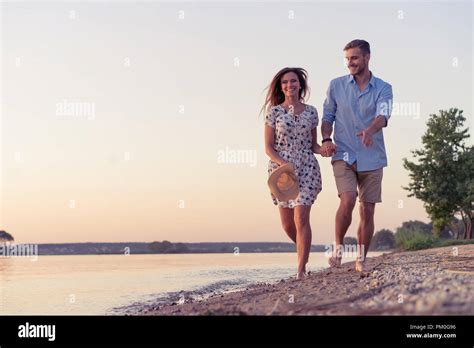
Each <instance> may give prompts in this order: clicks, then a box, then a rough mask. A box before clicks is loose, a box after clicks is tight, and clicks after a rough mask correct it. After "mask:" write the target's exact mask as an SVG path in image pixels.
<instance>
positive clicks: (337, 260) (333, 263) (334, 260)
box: [329, 256, 342, 268]
mask: <svg viewBox="0 0 474 348" xmlns="http://www.w3.org/2000/svg"><path fill="white" fill-rule="evenodd" d="M341 261H342V258H341V257H337V256H331V257H330V258H329V266H330V267H332V268H333V267H339V266H340V265H341Z"/></svg>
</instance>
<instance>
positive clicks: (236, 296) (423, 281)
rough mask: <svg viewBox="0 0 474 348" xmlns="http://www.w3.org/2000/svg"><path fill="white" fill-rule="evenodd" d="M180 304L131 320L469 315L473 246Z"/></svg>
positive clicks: (400, 256) (395, 257) (151, 308)
mask: <svg viewBox="0 0 474 348" xmlns="http://www.w3.org/2000/svg"><path fill="white" fill-rule="evenodd" d="M367 266H368V267H367V270H368V272H367V273H364V274H360V273H357V272H355V270H354V263H353V262H348V263H343V264H342V265H341V267H339V268H336V269H324V270H322V271H319V272H315V273H312V274H310V275H309V276H308V277H307V278H305V279H303V280H300V281H298V280H295V279H291V278H290V279H283V280H281V281H280V282H278V283H277V284H257V285H253V286H251V287H249V288H247V289H246V290H244V291H238V292H233V293H226V294H218V295H214V296H211V297H209V298H207V299H206V300H201V301H190V300H186V301H185V302H184V303H182V304H178V303H173V304H167V305H161V306H159V305H156V306H155V305H147V306H146V307H143V308H141V309H139V310H138V311H137V312H136V313H134V314H132V315H374V314H375V315H377V314H383V315H385V314H386V315H396V314H407V315H436V314H444V315H460V314H462V315H473V314H474V245H463V246H457V247H445V248H438V249H428V250H421V251H414V252H394V253H387V254H383V255H381V256H377V257H373V258H368V259H367Z"/></svg>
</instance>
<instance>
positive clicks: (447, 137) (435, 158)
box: [403, 108, 473, 238]
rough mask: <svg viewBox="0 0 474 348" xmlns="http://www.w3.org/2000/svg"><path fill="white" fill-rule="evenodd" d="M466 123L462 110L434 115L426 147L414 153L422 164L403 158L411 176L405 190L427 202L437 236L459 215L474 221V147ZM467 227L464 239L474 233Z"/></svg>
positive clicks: (431, 118) (430, 123) (429, 125)
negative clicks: (466, 141) (469, 143)
mask: <svg viewBox="0 0 474 348" xmlns="http://www.w3.org/2000/svg"><path fill="white" fill-rule="evenodd" d="M465 120H466V119H465V117H464V116H463V112H462V110H458V109H455V108H451V109H449V110H448V111H446V110H440V112H439V115H436V114H433V115H430V118H429V120H428V122H427V130H426V132H425V134H424V135H423V137H422V144H423V148H422V149H420V150H415V151H412V154H413V157H414V158H415V159H417V160H418V162H417V163H415V162H412V161H409V160H407V159H406V158H404V159H403V162H404V163H403V165H404V167H405V169H407V170H408V172H409V177H410V182H409V185H408V187H404V189H406V190H408V191H409V192H410V193H409V195H408V196H409V197H413V196H414V197H416V198H418V199H420V200H422V201H423V204H424V207H425V209H426V212H427V213H428V215H429V216H430V218H431V220H432V221H433V232H434V233H435V234H436V235H437V236H438V235H439V234H440V232H441V230H442V229H443V228H444V227H445V226H446V225H447V224H449V223H450V222H451V221H452V220H453V217H454V215H455V214H461V216H462V219H463V221H464V222H465V223H466V224H468V220H469V221H470V222H469V223H471V222H472V202H473V199H472V198H473V195H472V185H473V183H472V147H466V145H465V142H464V141H465V139H467V138H469V131H468V129H467V128H463V124H464V121H465ZM466 188H469V189H468V190H467V191H466ZM471 226H472V224H471ZM465 227H466V230H465V233H464V237H465V238H469V236H472V233H470V231H467V228H468V227H469V226H467V225H466V226H465Z"/></svg>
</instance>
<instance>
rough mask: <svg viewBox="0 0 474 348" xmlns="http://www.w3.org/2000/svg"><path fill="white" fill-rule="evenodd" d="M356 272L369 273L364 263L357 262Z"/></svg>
mask: <svg viewBox="0 0 474 348" xmlns="http://www.w3.org/2000/svg"><path fill="white" fill-rule="evenodd" d="M355 270H356V271H357V272H361V273H365V272H367V268H366V266H365V263H364V261H360V260H356V262H355Z"/></svg>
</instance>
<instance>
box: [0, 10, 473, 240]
mask: <svg viewBox="0 0 474 348" xmlns="http://www.w3.org/2000/svg"><path fill="white" fill-rule="evenodd" d="M1 14H2V25H1V30H2V32H1V40H2V50H1V51H2V54H1V60H2V61H1V76H2V77H1V81H2V84H1V89H2V103H1V123H0V125H1V132H2V133H1V134H2V136H1V139H2V141H1V168H0V169H1V170H0V173H1V214H0V219H1V220H0V229H1V230H6V231H7V232H9V233H11V234H12V235H13V236H14V237H15V239H16V241H17V242H20V243H51V242H57V243H59V242H87V241H92V242H125V241H154V240H165V239H166V240H170V241H173V242H201V241H208V242H211V241H216V242H221V241H289V239H288V238H287V237H286V235H285V233H284V232H283V230H282V228H281V226H280V219H279V215H278V209H277V208H276V206H274V205H273V203H272V201H271V198H270V193H269V190H268V187H267V184H266V181H267V163H268V158H267V156H266V155H265V152H264V145H263V144H264V142H263V129H264V125H263V116H259V110H260V108H261V106H262V103H263V101H264V97H265V93H264V88H265V87H266V86H267V85H268V84H269V83H270V81H271V79H272V77H273V76H274V74H275V73H276V72H277V71H278V70H279V69H281V68H282V67H285V66H298V67H303V68H305V69H306V70H307V71H308V73H309V85H310V87H311V96H310V98H309V100H308V101H307V103H309V104H311V105H314V106H315V107H316V108H317V109H318V111H319V115H320V117H322V105H323V102H324V99H325V93H326V89H327V87H328V84H329V81H330V80H331V79H333V78H335V77H338V76H341V75H345V74H347V73H348V72H347V68H346V67H345V66H344V61H343V52H342V48H343V47H344V45H345V44H346V43H347V42H349V41H351V40H352V39H355V38H360V39H365V40H367V41H369V42H370V44H371V48H372V55H371V62H370V69H371V71H372V72H373V73H374V75H375V76H377V77H380V78H382V79H383V80H385V81H387V82H389V83H390V84H391V85H392V86H393V93H394V102H395V108H397V107H400V106H401V107H402V109H401V110H398V111H397V110H395V112H394V114H393V115H392V118H391V120H390V122H389V126H388V127H387V128H386V129H384V136H385V144H386V149H387V154H388V162H389V165H388V167H387V168H385V170H384V179H383V191H382V192H383V195H382V200H383V203H381V204H378V205H377V207H376V217H375V219H376V221H375V222H376V223H375V227H376V230H378V229H381V228H389V229H392V230H394V229H395V228H396V227H397V226H399V225H400V224H401V223H402V222H403V221H406V220H411V219H419V220H423V221H428V218H427V215H426V213H425V211H424V209H423V206H422V203H421V202H420V201H418V200H416V199H414V198H407V191H405V190H403V189H402V186H407V185H408V175H407V172H406V171H405V169H403V166H402V158H404V157H410V156H411V154H410V150H413V149H416V148H419V147H420V146H421V135H422V134H423V133H424V131H425V130H426V126H425V123H426V121H427V118H428V116H429V114H431V113H436V112H438V110H439V109H448V108H450V107H458V108H460V109H463V110H464V114H465V116H466V117H467V123H466V126H469V127H470V129H471V130H472V126H473V124H472V121H473V119H472V116H471V115H472V112H473V101H472V99H473V98H472V95H473V89H472V82H473V70H472V60H473V37H472V30H473V27H472V23H473V21H472V18H473V6H472V2H471V1H460V2H418V3H408V2H380V1H378V2H357V1H351V2H336V3H332V2H316V1H309V2H304V3H299V4H294V3H291V2H288V3H286V2H257V1H248V2H224V1H222V2H217V1H214V2H200V1H194V2H181V3H170V2H152V1H150V2H145V1H142V2H131V1H117V2H113V1H108V2H93V1H90V2H84V3H80V2H60V1H56V2H48V3H43V2H28V1H26V2H19V3H13V2H7V3H2V4H1ZM318 138H319V139H318V140H319V141H320V140H321V136H320V129H319V127H318ZM237 152H238V153H239V154H241V155H243V157H241V158H240V159H241V160H242V161H243V163H233V161H232V158H231V157H230V156H232V154H236V153H237ZM317 158H318V161H319V163H320V166H321V170H322V180H323V191H322V192H321V194H320V195H319V196H318V199H317V201H316V203H315V204H314V205H313V208H312V214H311V223H312V229H313V244H320V243H330V242H331V241H332V238H333V234H334V216H335V211H336V209H337V206H338V204H339V199H338V197H337V194H336V188H335V183H334V178H333V174H332V169H331V166H330V160H329V159H327V158H321V157H320V156H318V157H317ZM237 159H239V158H237ZM357 216H358V211H357V207H356V209H355V210H354V219H353V223H352V226H351V227H350V230H349V233H348V235H349V236H355V234H356V228H357V223H358V217H357Z"/></svg>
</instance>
